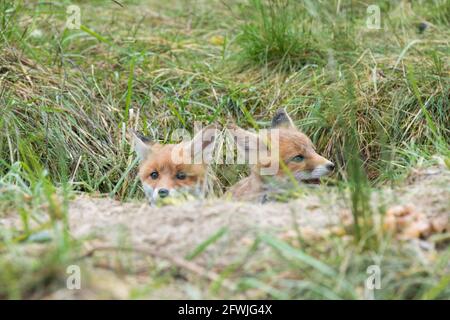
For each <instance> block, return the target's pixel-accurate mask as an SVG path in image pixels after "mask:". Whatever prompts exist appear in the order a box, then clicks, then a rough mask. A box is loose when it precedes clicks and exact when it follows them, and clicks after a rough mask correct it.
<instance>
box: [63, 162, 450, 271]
mask: <svg viewBox="0 0 450 320" xmlns="http://www.w3.org/2000/svg"><path fill="white" fill-rule="evenodd" d="M449 185H450V173H449V171H448V170H446V169H443V168H437V167H434V168H429V169H426V170H422V171H420V170H416V172H414V173H413V174H412V175H411V177H410V178H409V179H408V183H407V184H406V185H403V186H401V187H397V188H394V189H391V188H383V189H381V190H379V191H377V192H375V193H373V194H372V206H373V207H374V209H376V210H378V209H379V207H381V206H383V207H385V208H390V207H392V206H398V205H407V206H409V207H412V208H414V210H415V211H417V212H420V213H423V214H424V215H426V216H427V217H435V216H439V215H445V216H447V217H448V216H449V215H450V209H449V208H450V189H449V187H448V186H449ZM348 210H349V204H348V201H346V200H345V196H344V195H343V194H340V193H339V192H338V191H337V190H335V189H334V188H326V187H320V188H315V189H311V190H307V191H306V194H305V195H304V196H302V197H301V198H299V199H296V200H293V201H290V202H288V203H266V204H263V205H262V204H255V203H248V202H247V203H246V202H232V201H224V200H216V201H203V202H200V201H197V202H189V203H184V204H182V205H179V206H165V207H161V208H151V207H149V206H148V205H147V204H146V203H143V204H136V203H120V202H117V201H113V200H110V199H101V198H92V197H88V196H80V197H78V198H77V199H75V200H74V201H73V202H72V203H71V205H70V210H69V213H70V216H69V218H70V219H69V221H70V228H71V231H72V234H73V235H74V236H75V237H82V236H83V237H84V236H87V235H91V236H92V235H94V236H95V237H97V238H98V239H101V241H100V242H101V243H108V244H113V245H120V244H121V243H120V241H121V239H127V241H130V243H131V244H134V245H137V246H140V247H147V248H151V249H152V250H157V251H158V252H162V253H164V254H169V255H176V256H180V257H182V256H186V255H188V254H189V253H190V252H192V250H193V249H194V248H196V246H198V245H199V244H201V243H202V242H204V241H205V240H207V239H208V238H209V237H211V236H212V235H213V234H215V233H217V232H218V231H219V230H221V228H226V232H225V233H224V235H223V236H222V237H221V238H220V239H219V241H217V242H215V243H214V244H213V245H211V246H210V247H208V249H207V251H206V253H204V254H202V255H201V256H202V257H207V259H208V260H209V262H210V263H211V262H214V263H215V264H217V263H219V264H220V263H221V262H224V261H221V260H226V261H229V255H232V256H234V255H236V254H239V253H240V252H239V251H240V249H241V248H243V247H244V246H243V244H247V243H249V241H251V239H252V238H254V236H255V234H256V233H258V232H273V233H277V234H279V233H286V232H289V230H292V229H293V228H294V226H297V227H298V228H300V230H315V231H317V232H320V230H321V229H329V228H332V227H333V226H336V225H341V224H342V222H343V221H342V217H345V216H346V215H347V216H348ZM344 222H345V221H344ZM118 230H120V231H119V232H118ZM119 234H121V235H122V236H118V235H119ZM200 259H201V258H200Z"/></svg>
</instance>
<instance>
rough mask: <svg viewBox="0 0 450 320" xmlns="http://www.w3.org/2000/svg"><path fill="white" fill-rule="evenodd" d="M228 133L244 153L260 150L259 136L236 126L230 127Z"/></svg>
mask: <svg viewBox="0 0 450 320" xmlns="http://www.w3.org/2000/svg"><path fill="white" fill-rule="evenodd" d="M227 129H228V132H229V133H230V134H231V135H232V137H233V138H234V139H235V140H236V143H237V146H238V147H239V148H241V149H242V150H244V151H250V150H253V151H254V150H257V149H258V141H259V140H258V139H259V138H258V134H256V133H253V132H250V131H247V130H244V129H242V128H240V127H238V126H236V125H234V124H233V125H228V127H227Z"/></svg>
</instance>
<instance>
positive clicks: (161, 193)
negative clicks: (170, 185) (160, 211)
mask: <svg viewBox="0 0 450 320" xmlns="http://www.w3.org/2000/svg"><path fill="white" fill-rule="evenodd" d="M158 195H159V196H160V197H161V198H165V197H167V196H168V195H169V190H167V189H159V190H158Z"/></svg>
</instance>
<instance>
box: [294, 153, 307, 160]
mask: <svg viewBox="0 0 450 320" xmlns="http://www.w3.org/2000/svg"><path fill="white" fill-rule="evenodd" d="M303 160H305V157H304V156H302V155H301V154H299V155H297V156H295V157H293V158H292V161H295V162H302V161H303Z"/></svg>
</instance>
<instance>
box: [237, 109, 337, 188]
mask: <svg viewBox="0 0 450 320" xmlns="http://www.w3.org/2000/svg"><path fill="white" fill-rule="evenodd" d="M275 129H276V130H277V132H276V133H277V134H276V135H272V133H274V131H275ZM268 133H269V135H268V137H267V138H265V139H266V141H267V142H268V145H275V143H276V146H277V151H278V152H275V154H274V155H272V156H271V160H268V161H267V159H266V161H261V160H264V159H261V158H259V159H258V161H259V162H258V163H257V164H256V166H255V168H254V170H253V171H254V172H255V171H257V170H259V169H261V168H264V167H267V166H270V165H272V163H271V162H274V161H275V162H277V170H276V173H275V175H276V176H279V177H282V176H285V175H286V170H283V168H282V167H281V166H279V165H278V164H279V163H280V162H282V163H283V164H285V166H286V168H287V169H288V170H289V172H291V173H292V174H293V175H294V177H295V178H296V179H297V180H298V181H315V180H317V179H319V178H320V177H322V176H324V175H327V174H330V173H331V172H332V171H333V170H334V167H335V166H334V164H333V163H332V162H331V161H329V160H328V159H326V158H324V157H322V156H321V155H320V154H318V153H317V152H316V150H315V147H314V145H313V143H312V142H311V140H310V139H309V138H308V137H307V136H306V135H305V134H304V133H302V132H301V131H299V130H298V129H297V128H296V127H295V125H294V123H293V121H292V119H291V118H290V117H289V115H288V114H287V113H286V111H285V110H284V109H279V110H278V111H277V112H276V114H275V116H274V117H273V119H272V125H271V129H270V130H269V131H268ZM234 136H235V137H236V141H237V144H238V146H240V147H244V149H245V150H246V151H247V152H248V151H250V152H251V151H252V148H253V149H254V148H255V147H258V146H261V139H262V138H263V137H262V136H261V135H258V134H255V133H252V132H249V131H246V130H243V129H241V128H238V127H234ZM273 139H277V141H273ZM253 151H254V150H253Z"/></svg>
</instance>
